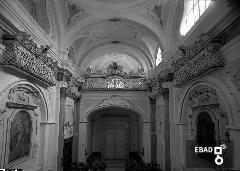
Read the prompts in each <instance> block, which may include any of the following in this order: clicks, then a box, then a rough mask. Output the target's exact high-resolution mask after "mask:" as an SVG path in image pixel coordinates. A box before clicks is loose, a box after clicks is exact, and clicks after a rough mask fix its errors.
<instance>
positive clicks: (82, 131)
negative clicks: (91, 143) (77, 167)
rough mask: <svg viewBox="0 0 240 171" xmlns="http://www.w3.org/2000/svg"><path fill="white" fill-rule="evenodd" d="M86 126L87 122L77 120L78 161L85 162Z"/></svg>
mask: <svg viewBox="0 0 240 171" xmlns="http://www.w3.org/2000/svg"><path fill="white" fill-rule="evenodd" d="M87 127H88V122H84V121H83V122H81V121H80V122H79V137H78V138H79V139H78V140H79V144H78V147H79V148H78V161H79V162H85V160H86V157H87V156H86V155H87V153H88V151H87Z"/></svg>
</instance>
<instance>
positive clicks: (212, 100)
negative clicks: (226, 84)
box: [188, 85, 219, 107]
mask: <svg viewBox="0 0 240 171" xmlns="http://www.w3.org/2000/svg"><path fill="white" fill-rule="evenodd" d="M218 104H219V101H218V96H217V92H216V90H215V89H213V88H211V87H209V86H205V85H198V86H197V87H196V88H194V90H192V92H191V94H190V95H189V98H188V105H189V106H191V107H196V106H207V105H218Z"/></svg>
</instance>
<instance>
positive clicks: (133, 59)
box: [54, 0, 175, 73]
mask: <svg viewBox="0 0 240 171" xmlns="http://www.w3.org/2000/svg"><path fill="white" fill-rule="evenodd" d="M54 3H55V5H56V9H57V10H56V11H57V16H58V19H59V20H60V21H59V28H58V29H59V32H60V37H61V41H60V43H59V44H60V46H61V50H62V51H63V52H65V53H66V54H68V58H69V59H71V60H72V62H73V63H74V64H75V66H76V67H77V68H78V70H79V71H81V72H84V71H85V70H86V69H87V68H88V67H93V68H94V69H98V70H99V69H104V68H105V67H106V65H107V64H108V63H111V62H118V63H119V64H121V65H122V66H123V68H128V70H129V69H133V70H135V69H137V68H139V67H142V68H144V71H145V72H146V73H148V72H149V71H151V70H152V69H153V68H154V67H155V66H156V64H155V58H156V53H157V48H158V47H159V46H160V47H161V49H162V50H165V49H166V48H167V47H166V46H167V44H168V37H167V33H168V32H169V31H168V27H169V26H168V25H169V20H170V18H171V17H170V16H171V15H170V14H171V10H172V5H171V3H175V0H62V1H60V2H59V1H54Z"/></svg>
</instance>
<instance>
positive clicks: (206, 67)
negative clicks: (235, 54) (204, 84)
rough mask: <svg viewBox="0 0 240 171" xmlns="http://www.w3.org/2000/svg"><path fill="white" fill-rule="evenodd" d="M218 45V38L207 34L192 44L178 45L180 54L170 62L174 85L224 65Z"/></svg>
mask: <svg viewBox="0 0 240 171" xmlns="http://www.w3.org/2000/svg"><path fill="white" fill-rule="evenodd" d="M220 46H221V43H220V40H219V39H216V38H209V37H208V36H207V35H202V37H201V38H200V39H199V40H197V41H195V42H194V43H193V44H192V45H189V46H180V47H179V50H180V51H181V52H182V54H181V56H180V58H179V59H177V60H175V61H173V62H172V70H173V72H174V81H173V82H174V85H175V86H177V87H180V86H182V85H183V84H186V83H188V82H189V81H191V80H192V79H194V78H196V77H198V76H201V75H203V74H204V73H206V72H208V71H210V70H212V69H215V68H217V67H222V66H224V58H223V56H222V54H221V52H220V51H219V49H220Z"/></svg>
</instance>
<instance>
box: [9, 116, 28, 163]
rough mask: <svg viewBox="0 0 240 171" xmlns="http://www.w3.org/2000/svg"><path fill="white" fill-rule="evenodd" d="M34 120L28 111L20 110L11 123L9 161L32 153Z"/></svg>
mask: <svg viewBox="0 0 240 171" xmlns="http://www.w3.org/2000/svg"><path fill="white" fill-rule="evenodd" d="M31 133H32V122H31V118H30V116H29V114H28V113H27V112H26V111H19V112H18V113H17V114H16V116H15V118H14V119H13V121H12V123H11V129H10V143H9V156H8V162H9V163H10V162H13V161H16V160H18V159H21V158H23V157H26V156H29V155H30V148H31Z"/></svg>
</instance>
